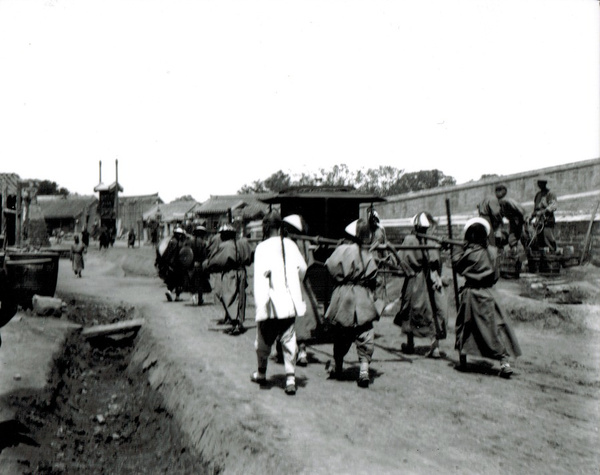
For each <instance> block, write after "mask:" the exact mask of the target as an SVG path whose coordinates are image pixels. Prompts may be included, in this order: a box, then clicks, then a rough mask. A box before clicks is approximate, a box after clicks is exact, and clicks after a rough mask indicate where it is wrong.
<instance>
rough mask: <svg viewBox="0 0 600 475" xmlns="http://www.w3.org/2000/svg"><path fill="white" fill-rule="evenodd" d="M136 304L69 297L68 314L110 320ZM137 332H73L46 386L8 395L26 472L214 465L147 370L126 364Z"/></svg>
mask: <svg viewBox="0 0 600 475" xmlns="http://www.w3.org/2000/svg"><path fill="white" fill-rule="evenodd" d="M134 313H135V312H134V309H133V308H126V307H122V306H118V307H111V306H109V305H102V304H98V303H93V302H88V301H85V302H84V301H75V300H71V302H70V305H69V312H68V318H69V319H70V320H72V321H74V322H76V323H80V324H85V325H86V326H89V325H92V324H108V323H116V322H119V321H123V320H127V319H130V318H132V316H133V315H134ZM137 341H138V337H137V335H136V333H134V332H131V333H129V334H121V335H118V336H114V335H113V336H103V337H95V338H93V339H84V338H82V336H81V335H80V334H79V333H78V332H75V333H72V334H71V335H69V336H68V337H67V339H66V342H65V345H64V347H63V349H62V351H61V352H60V354H58V355H57V356H56V357H55V360H54V365H53V370H52V372H51V374H50V376H49V384H48V386H47V389H46V390H44V391H39V392H32V391H29V392H21V393H19V394H13V395H12V396H11V405H12V407H14V408H15V409H16V417H15V419H16V420H17V421H18V423H19V425H20V427H21V429H19V431H21V432H23V431H25V432H26V436H25V437H24V438H22V439H21V440H22V441H25V443H20V444H19V446H18V451H19V453H18V462H19V465H20V467H22V473H24V474H62V473H90V474H94V473H120V474H123V473H167V472H168V473H194V474H202V473H214V471H215V470H214V467H213V469H212V470H209V468H208V465H207V464H206V463H205V462H204V461H203V460H202V459H201V457H200V456H199V455H198V454H197V453H194V451H193V450H192V449H190V444H189V442H188V440H187V438H186V435H185V434H184V433H183V431H181V429H180V428H179V427H178V425H177V423H176V421H175V419H174V418H173V416H172V414H170V413H169V411H168V410H167V408H166V406H165V403H164V400H163V397H162V396H161V394H160V393H159V392H157V391H156V390H155V389H153V388H152V387H151V385H150V384H149V382H148V380H147V375H145V374H143V373H142V372H140V371H139V368H138V369H132V368H136V366H135V365H131V366H130V362H131V357H132V355H133V352H134V348H135V345H136V342H137Z"/></svg>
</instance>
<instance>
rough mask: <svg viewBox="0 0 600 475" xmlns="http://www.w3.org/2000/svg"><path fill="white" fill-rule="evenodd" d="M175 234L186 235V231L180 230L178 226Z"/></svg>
mask: <svg viewBox="0 0 600 475" xmlns="http://www.w3.org/2000/svg"><path fill="white" fill-rule="evenodd" d="M173 232H174V233H175V234H185V231H184V230H183V228H180V227H179V226H177V227H176V228H175V229H174V230H173Z"/></svg>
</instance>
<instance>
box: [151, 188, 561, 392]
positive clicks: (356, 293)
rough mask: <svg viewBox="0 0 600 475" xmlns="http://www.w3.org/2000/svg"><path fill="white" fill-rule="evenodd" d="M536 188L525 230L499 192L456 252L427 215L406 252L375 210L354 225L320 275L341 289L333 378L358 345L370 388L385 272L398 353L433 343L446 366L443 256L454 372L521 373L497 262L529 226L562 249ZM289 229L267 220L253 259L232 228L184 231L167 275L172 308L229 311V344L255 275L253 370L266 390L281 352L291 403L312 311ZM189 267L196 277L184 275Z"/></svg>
mask: <svg viewBox="0 0 600 475" xmlns="http://www.w3.org/2000/svg"><path fill="white" fill-rule="evenodd" d="M538 186H539V188H540V191H539V192H538V194H537V195H536V197H535V209H534V212H533V214H532V215H531V217H529V218H528V217H526V216H525V213H524V211H523V208H522V207H521V206H520V205H519V204H518V203H517V202H515V201H514V200H512V199H510V198H508V197H507V196H506V195H507V189H506V187H505V186H503V185H499V186H497V187H496V190H495V192H496V193H495V196H494V197H488V198H486V199H484V200H483V201H482V202H481V203H480V204H479V206H478V209H479V213H480V216H479V217H477V218H473V219H471V220H469V221H468V222H467V223H466V225H465V227H464V230H463V233H464V241H462V244H461V245H460V246H457V243H456V242H449V241H444V240H442V241H441V245H440V244H439V242H440V239H439V238H434V239H432V238H433V233H434V230H435V227H436V225H437V222H436V220H435V219H434V217H433V216H432V215H431V214H430V213H428V212H424V211H423V212H419V213H417V215H415V216H414V218H413V232H411V233H410V234H408V235H407V236H406V237H405V239H404V241H403V243H402V246H401V249H400V252H397V251H396V250H395V249H394V248H393V247H391V246H390V245H389V244H388V243H387V238H386V235H385V230H384V228H383V227H382V226H381V225H380V224H379V219H378V216H377V214H376V212H374V211H373V210H371V212H370V213H369V218H368V219H366V220H365V219H358V220H356V221H353V222H352V223H349V225H348V226H347V227H346V230H345V231H346V234H347V239H346V240H345V241H344V242H343V243H340V244H339V245H338V246H337V247H336V248H335V249H334V250H333V251H332V252H331V254H330V256H329V257H328V258H327V260H326V261H325V263H324V265H325V268H326V269H327V271H328V273H329V275H330V277H331V281H332V282H333V292H332V293H331V298H330V301H329V302H328V306H327V308H326V311H325V314H324V316H323V320H324V322H323V324H324V325H325V327H326V328H327V329H328V331H329V332H330V336H331V341H332V342H333V361H331V362H328V364H327V370H328V373H329V377H330V378H331V379H342V378H343V377H344V358H345V356H346V354H347V353H348V351H349V350H350V348H351V345H352V343H354V344H355V346H356V351H357V355H358V360H359V374H358V378H357V384H358V385H359V386H360V387H362V388H368V387H369V385H370V381H371V379H370V373H369V365H370V363H371V359H372V357H373V351H374V323H375V322H376V321H377V320H378V319H379V318H380V316H381V314H382V310H383V307H384V306H385V305H386V304H388V303H389V302H385V300H384V299H385V295H386V294H385V292H381V291H378V287H381V285H382V282H383V284H385V281H382V279H381V278H380V274H379V269H380V267H381V266H385V265H390V267H391V268H394V269H397V270H400V271H401V273H402V275H403V276H404V281H403V286H402V290H401V295H400V298H399V299H398V302H397V304H396V306H395V307H394V309H395V310H394V323H395V324H396V325H398V326H399V327H401V329H402V332H403V333H404V334H405V335H406V343H403V344H402V345H401V351H402V352H404V353H405V354H414V353H415V338H425V339H428V340H429V347H428V350H427V352H426V355H427V356H428V357H431V358H434V359H439V358H441V357H442V356H443V353H441V352H440V349H439V342H440V340H443V339H446V338H447V334H448V299H447V296H446V293H445V286H446V285H447V282H445V281H444V279H443V278H442V258H441V251H442V250H449V249H450V248H452V252H451V256H452V257H451V259H452V265H453V268H454V270H455V271H456V273H458V274H460V275H461V276H462V277H463V279H464V285H463V287H462V288H461V290H460V297H459V305H458V311H457V319H456V324H455V344H454V347H455V349H456V351H457V352H458V355H459V358H458V364H457V369H459V370H465V369H467V367H468V366H467V356H468V355H471V356H475V357H480V358H490V359H493V360H497V361H498V362H499V369H498V374H499V375H500V376H502V377H505V378H508V377H510V376H511V375H512V373H513V370H512V368H511V366H510V362H509V361H510V359H511V358H515V357H517V356H519V355H520V354H521V350H520V347H519V344H518V341H517V338H516V336H515V334H514V332H513V331H512V329H511V327H510V325H509V323H508V322H507V320H506V318H505V316H504V314H503V311H502V309H501V306H500V305H499V303H498V301H497V299H496V297H495V294H494V292H493V287H494V285H495V283H496V281H497V280H498V278H499V269H498V265H497V261H498V252H499V249H502V248H503V247H504V246H505V245H507V244H508V245H509V246H510V247H515V246H516V245H517V244H518V243H519V242H520V241H522V235H523V226H524V225H526V224H532V225H533V226H534V228H535V235H534V241H535V242H536V245H537V246H538V247H547V248H550V249H551V250H555V249H556V242H555V240H554V236H553V232H552V230H553V227H554V222H555V221H554V215H553V213H554V211H555V210H556V197H555V196H554V194H553V193H551V192H550V191H549V190H548V188H547V180H546V179H543V178H541V179H539V180H538ZM288 218H290V217H286V218H285V219H282V217H281V216H280V214H279V213H278V212H277V211H271V212H269V213H268V214H267V215H266V216H265V218H264V219H263V241H262V242H260V243H259V244H258V245H257V246H256V249H255V251H254V253H253V252H252V249H251V246H250V244H249V242H248V240H247V239H245V238H244V237H241V236H238V235H237V233H236V230H235V228H234V227H233V226H231V225H230V224H224V225H223V226H221V227H220V228H219V230H218V233H217V234H216V235H215V236H214V237H212V238H211V239H207V232H206V228H205V227H204V226H197V227H196V228H195V229H194V231H193V237H192V238H187V237H186V234H185V233H184V232H183V230H182V229H181V228H177V229H176V230H175V233H174V236H173V238H172V239H171V241H170V242H169V244H168V246H167V249H166V250H165V252H164V253H163V256H162V263H163V264H162V267H161V268H160V269H161V272H163V275H164V277H165V281H166V283H167V287H168V291H167V299H168V300H170V301H171V300H177V299H179V295H180V293H181V291H182V290H183V289H184V286H185V285H187V286H188V288H190V289H191V292H192V294H193V296H192V301H193V303H195V304H202V302H203V299H202V294H203V293H206V292H210V291H212V290H214V292H215V296H216V297H217V298H218V300H219V301H220V302H221V303H222V305H223V309H224V317H223V319H222V321H221V322H220V323H223V324H229V325H230V333H231V334H233V335H236V334H239V333H242V332H243V331H244V330H245V329H244V319H245V307H246V287H247V274H246V267H247V266H249V265H250V264H252V263H254V288H253V292H254V300H255V306H256V310H255V320H256V322H257V327H256V328H257V330H256V339H255V350H256V358H257V370H256V371H255V372H254V373H252V375H251V381H253V382H255V383H258V384H265V383H266V382H267V368H268V362H269V359H270V355H271V354H272V349H273V346H274V345H275V344H277V345H278V346H279V347H280V351H281V353H282V359H283V364H284V368H285V374H286V384H285V392H286V394H289V395H293V394H295V393H296V381H295V369H296V364H297V357H298V351H299V342H298V339H297V335H296V324H297V319H299V318H303V317H304V315H305V314H306V312H307V308H308V306H307V301H306V300H307V298H306V290H305V288H304V284H303V282H304V279H305V275H306V272H307V263H306V259H305V258H306V256H305V255H304V254H303V253H302V252H301V251H300V249H299V247H298V245H297V243H296V242H295V241H294V240H292V239H290V238H289V237H287V234H286V227H289V225H290V224H292V223H299V222H301V220H298V219H294V220H292V219H288ZM505 219H506V220H508V224H509V227H508V232H507V233H505V232H503V231H502V229H503V226H502V223H503V221H504V220H505ZM286 221H287V222H288V223H289V224H286ZM540 223H541V224H540ZM295 226H296V227H297V226H298V224H295ZM300 226H301V225H300ZM295 232H302V230H301V229H295ZM532 242H533V241H532ZM186 248H188V249H189V253H186ZM388 251H389V252H388ZM186 256H187V257H186ZM188 261H189V262H188ZM186 262H187V264H186ZM186 266H187V267H186ZM182 267H186V269H188V271H187V272H181V269H182ZM210 274H212V275H213V276H214V279H213V284H214V289H213V288H211V285H210V283H209V275H210ZM186 280H187V284H186Z"/></svg>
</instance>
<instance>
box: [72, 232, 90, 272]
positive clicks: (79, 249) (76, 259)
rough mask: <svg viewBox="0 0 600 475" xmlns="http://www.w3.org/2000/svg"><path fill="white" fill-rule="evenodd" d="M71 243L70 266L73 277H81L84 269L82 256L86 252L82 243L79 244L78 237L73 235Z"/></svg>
mask: <svg viewBox="0 0 600 475" xmlns="http://www.w3.org/2000/svg"><path fill="white" fill-rule="evenodd" d="M73 241H74V242H73V244H72V245H71V264H72V266H73V272H74V273H75V275H76V276H77V277H81V271H82V270H83V268H84V262H83V255H84V254H85V252H86V251H87V248H86V247H85V246H84V244H83V243H82V242H79V236H77V235H75V237H74V238H73Z"/></svg>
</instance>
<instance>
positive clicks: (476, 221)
mask: <svg viewBox="0 0 600 475" xmlns="http://www.w3.org/2000/svg"><path fill="white" fill-rule="evenodd" d="M474 224H481V225H482V226H483V227H484V228H485V232H486V234H487V235H488V236H489V235H490V231H491V230H492V227H491V226H490V223H488V222H487V221H486V220H485V219H483V218H471V219H469V220H468V221H467V222H466V223H465V228H464V232H465V233H466V232H467V229H469V228H470V227H471V226H473V225H474Z"/></svg>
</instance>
